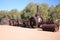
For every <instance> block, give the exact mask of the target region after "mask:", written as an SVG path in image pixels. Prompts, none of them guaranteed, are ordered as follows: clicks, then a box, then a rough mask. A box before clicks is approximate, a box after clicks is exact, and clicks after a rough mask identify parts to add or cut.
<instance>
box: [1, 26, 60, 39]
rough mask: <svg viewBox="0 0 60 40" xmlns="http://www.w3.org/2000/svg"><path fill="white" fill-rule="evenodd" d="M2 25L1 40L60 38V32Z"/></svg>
mask: <svg viewBox="0 0 60 40" xmlns="http://www.w3.org/2000/svg"><path fill="white" fill-rule="evenodd" d="M38 30H39V29H29V28H22V27H13V26H8V25H0V40H60V30H59V31H58V32H48V31H38Z"/></svg>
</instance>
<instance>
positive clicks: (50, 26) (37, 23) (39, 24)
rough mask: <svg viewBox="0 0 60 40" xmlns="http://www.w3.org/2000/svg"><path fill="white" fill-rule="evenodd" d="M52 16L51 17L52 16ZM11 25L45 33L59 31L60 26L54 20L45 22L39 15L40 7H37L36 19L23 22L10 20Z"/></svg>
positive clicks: (23, 20) (27, 19) (26, 19)
mask: <svg viewBox="0 0 60 40" xmlns="http://www.w3.org/2000/svg"><path fill="white" fill-rule="evenodd" d="M50 16H51V15H50ZM10 25H12V26H22V27H28V28H42V29H43V31H53V32H54V31H58V30H59V24H58V23H57V22H56V23H54V22H53V19H52V17H51V19H48V21H46V20H44V18H43V17H42V16H41V15H40V13H39V6H38V5H37V12H36V15H35V16H34V17H31V18H25V19H22V21H21V20H14V19H11V20H10Z"/></svg>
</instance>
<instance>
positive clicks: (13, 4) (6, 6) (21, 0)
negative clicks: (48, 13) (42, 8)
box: [0, 0, 60, 10]
mask: <svg viewBox="0 0 60 40" xmlns="http://www.w3.org/2000/svg"><path fill="white" fill-rule="evenodd" d="M29 2H35V3H36V2H38V3H40V4H41V3H47V4H48V5H49V6H51V5H53V6H56V5H57V4H59V3H60V0H0V10H11V9H18V10H23V9H24V8H25V7H26V5H27V4H28V3H29Z"/></svg>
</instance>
